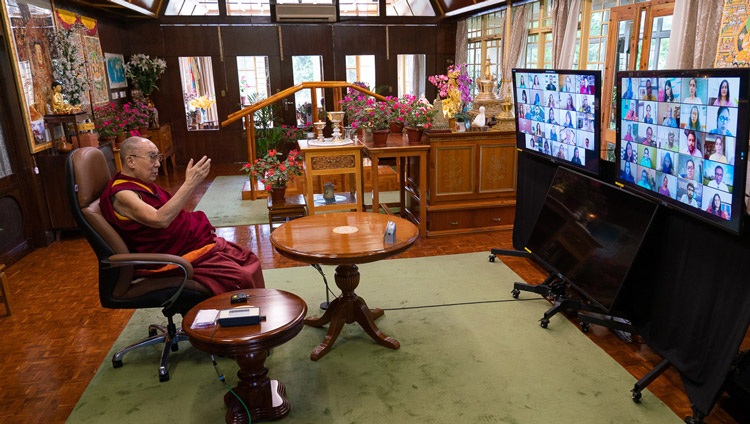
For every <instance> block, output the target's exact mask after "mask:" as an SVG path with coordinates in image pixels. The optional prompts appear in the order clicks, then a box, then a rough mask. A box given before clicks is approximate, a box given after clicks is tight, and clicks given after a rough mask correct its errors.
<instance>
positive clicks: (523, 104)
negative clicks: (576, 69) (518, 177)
mask: <svg viewBox="0 0 750 424" xmlns="http://www.w3.org/2000/svg"><path fill="white" fill-rule="evenodd" d="M594 84H595V83H594V77H593V76H590V75H572V74H540V73H519V74H517V75H516V93H515V94H516V113H517V114H518V126H519V131H521V132H522V133H524V134H525V138H526V148H528V149H530V150H535V151H537V152H539V153H542V154H545V155H548V156H551V157H554V158H557V159H561V160H565V161H568V162H570V163H573V164H575V165H579V166H585V165H586V155H585V153H584V152H583V151H582V150H589V151H594V149H595V146H594V132H595V123H596V122H595V115H594V93H595V92H596V90H595V86H594Z"/></svg>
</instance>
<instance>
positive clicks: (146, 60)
mask: <svg viewBox="0 0 750 424" xmlns="http://www.w3.org/2000/svg"><path fill="white" fill-rule="evenodd" d="M166 69H167V62H165V61H164V59H159V58H158V57H155V58H153V59H151V57H149V56H148V55H145V54H142V53H138V54H134V55H132V56H130V60H128V63H126V64H125V76H126V77H128V79H129V80H131V81H132V82H133V84H135V86H136V87H138V89H139V90H141V92H142V93H143V94H144V95H146V96H150V95H151V93H153V92H154V90H158V89H159V87H157V86H156V83H157V82H158V81H159V78H161V76H162V75H163V74H164V71H165V70H166Z"/></svg>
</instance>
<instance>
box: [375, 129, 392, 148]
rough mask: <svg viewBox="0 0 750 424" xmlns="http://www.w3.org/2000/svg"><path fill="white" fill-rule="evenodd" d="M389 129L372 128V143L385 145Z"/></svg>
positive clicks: (380, 145)
mask: <svg viewBox="0 0 750 424" xmlns="http://www.w3.org/2000/svg"><path fill="white" fill-rule="evenodd" d="M390 132H391V131H390V130H388V129H385V130H372V145H373V146H375V147H385V146H386V145H387V144H388V135H389V134H390Z"/></svg>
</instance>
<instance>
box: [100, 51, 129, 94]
mask: <svg viewBox="0 0 750 424" xmlns="http://www.w3.org/2000/svg"><path fill="white" fill-rule="evenodd" d="M104 61H105V63H106V64H107V80H108V81H109V88H110V89H115V88H127V87H128V81H127V80H126V79H125V58H124V57H123V56H122V55H121V54H116V53H104Z"/></svg>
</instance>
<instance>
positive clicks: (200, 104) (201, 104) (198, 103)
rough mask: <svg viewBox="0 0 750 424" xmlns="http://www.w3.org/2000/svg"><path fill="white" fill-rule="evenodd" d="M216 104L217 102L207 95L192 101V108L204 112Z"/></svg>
mask: <svg viewBox="0 0 750 424" xmlns="http://www.w3.org/2000/svg"><path fill="white" fill-rule="evenodd" d="M214 103H216V100H214V99H212V98H210V97H208V96H205V95H204V96H200V97H196V98H194V99H192V100H190V106H192V107H194V108H196V109H203V110H206V109H208V108H210V107H211V106H213V104H214Z"/></svg>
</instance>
